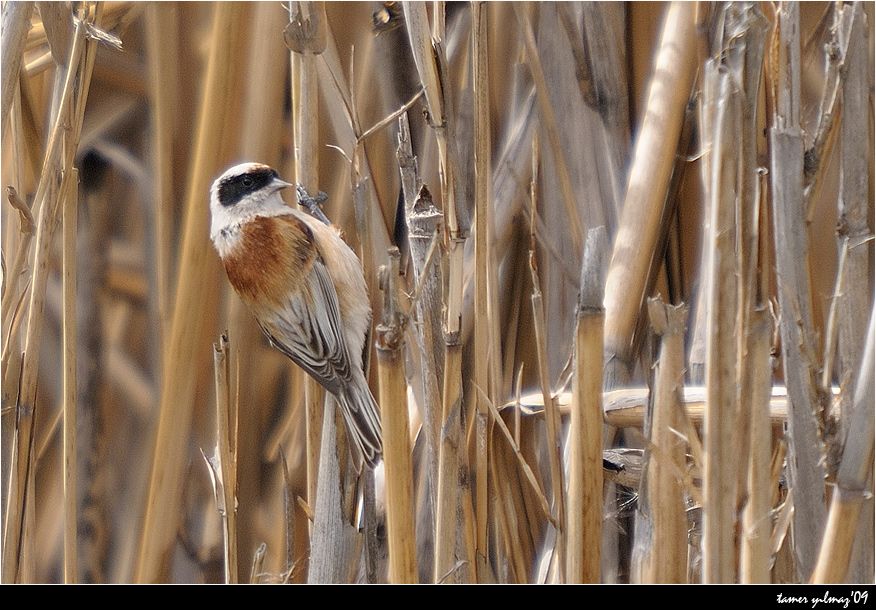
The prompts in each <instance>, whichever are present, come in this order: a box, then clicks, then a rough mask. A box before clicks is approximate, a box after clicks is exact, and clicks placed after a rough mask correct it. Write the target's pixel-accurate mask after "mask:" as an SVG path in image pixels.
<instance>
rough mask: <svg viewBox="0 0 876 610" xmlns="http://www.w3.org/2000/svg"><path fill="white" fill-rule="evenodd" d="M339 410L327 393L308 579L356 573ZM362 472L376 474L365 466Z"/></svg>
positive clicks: (341, 579) (335, 579)
mask: <svg viewBox="0 0 876 610" xmlns="http://www.w3.org/2000/svg"><path fill="white" fill-rule="evenodd" d="M337 410H338V406H337V404H336V402H335V398H334V396H332V395H331V394H329V395H327V396H326V402H325V413H324V414H323V418H322V434H321V436H320V442H321V446H320V451H319V472H318V473H317V488H316V503H315V504H314V505H312V508H313V515H314V518H313V528H312V530H311V534H310V558H309V560H308V566H307V582H308V583H319V584H330V583H336V584H337V583H347V582H350V580H351V578H352V577H353V574H352V566H353V565H354V564H355V563H356V561H355V560H356V557H357V548H356V547H357V545H356V538H357V536H358V534H357V532H356V529H355V528H354V527H353V526H352V525H351V515H350V514H349V511H348V510H347V508H348V507H347V506H345V487H344V483H343V479H342V475H341V472H342V470H341V467H342V465H344V464H346V462H347V455H346V453H347V448H346V446H343V445H339V443H338V439H336V438H335V437H336V435H337V434H339V433H341V434H342V433H343V424H341V426H340V427H339V426H338V425H337V424H338V421H337V420H338V418H339V417H340V414H339V413H337ZM341 450H343V452H344V454H343V455H342V454H341ZM362 476H374V474H373V473H372V472H371V471H370V469H368V468H365V470H364V471H363V475H362Z"/></svg>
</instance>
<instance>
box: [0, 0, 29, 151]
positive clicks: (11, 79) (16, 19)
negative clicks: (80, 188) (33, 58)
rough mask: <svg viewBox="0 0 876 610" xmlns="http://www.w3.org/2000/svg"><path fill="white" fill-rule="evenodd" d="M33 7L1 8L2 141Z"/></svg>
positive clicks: (24, 4)
mask: <svg viewBox="0 0 876 610" xmlns="http://www.w3.org/2000/svg"><path fill="white" fill-rule="evenodd" d="M33 6H34V3H33V2H12V3H10V4H8V5H4V6H3V17H2V19H3V23H2V32H3V38H2V45H0V46H2V48H0V56H2V58H3V60H2V62H3V66H2V70H0V73H2V74H3V79H2V93H0V95H2V100H0V106H2V114H0V125H2V132H3V140H4V141H5V139H6V117H7V116H8V115H9V109H10V108H11V107H12V98H13V97H14V93H15V88H16V87H17V86H18V74H19V70H20V69H21V61H22V58H23V57H24V45H25V42H27V32H28V30H29V29H30V16H31V13H32V12H33Z"/></svg>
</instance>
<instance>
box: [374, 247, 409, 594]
mask: <svg viewBox="0 0 876 610" xmlns="http://www.w3.org/2000/svg"><path fill="white" fill-rule="evenodd" d="M388 257H389V264H388V265H386V266H384V267H383V268H382V269H381V273H380V285H381V288H382V289H383V291H384V307H383V320H382V321H381V323H380V324H379V325H378V326H377V329H376V333H375V339H376V345H377V371H378V377H379V380H380V412H381V422H382V425H383V439H384V440H383V444H384V448H383V463H384V468H385V473H386V474H385V480H386V502H385V503H384V506H386V537H387V541H388V552H389V574H388V581H389V582H391V583H396V584H398V583H416V582H417V558H416V537H415V535H414V492H413V481H412V477H413V470H412V464H411V444H410V425H409V423H408V400H407V381H406V380H405V366H404V332H405V325H406V324H405V323H406V320H405V318H404V317H403V316H402V313H401V311H400V310H399V308H398V303H397V298H398V286H397V282H398V278H399V261H400V258H401V254H400V253H399V250H398V248H396V247H395V246H393V247H391V248H390V249H389V251H388Z"/></svg>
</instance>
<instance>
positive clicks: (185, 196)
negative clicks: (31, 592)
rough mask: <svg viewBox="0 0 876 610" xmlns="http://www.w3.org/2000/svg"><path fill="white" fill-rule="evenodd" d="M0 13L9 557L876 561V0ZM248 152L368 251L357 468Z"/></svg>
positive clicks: (679, 568)
mask: <svg viewBox="0 0 876 610" xmlns="http://www.w3.org/2000/svg"><path fill="white" fill-rule="evenodd" d="M2 10H3V13H2V121H3V122H2V154H3V159H2V172H3V174H2V180H3V185H4V186H6V192H5V201H4V202H3V204H2V206H0V209H2V252H3V286H2V290H3V292H2V339H3V350H2V358H3V360H2V364H3V370H2V384H3V385H2V474H3V481H2V483H3V559H2V580H3V582H156V581H157V582H308V581H309V582H326V581H335V582H337V581H343V582H387V581H389V582H415V581H419V582H484V583H486V582H530V583H537V582H701V581H704V582H806V581H810V580H811V581H813V582H834V581H852V582H861V581H863V582H872V581H873V579H874V564H873V549H874V533H873V496H872V485H873V484H872V470H873V469H872V466H873V396H874V391H873V369H874V365H873V339H874V329H873V314H872V311H873V310H872V302H873V299H872V297H873V255H872V253H873V246H872V226H873V40H874V38H873V33H874V32H873V17H874V16H873V5H872V4H871V3H863V2H852V3H842V2H840V3H830V2H812V3H808V2H807V3H800V4H798V3H793V2H790V3H789V2H781V3H765V2H764V3H741V2H740V3H723V2H717V3H716V2H699V3H644V2H643V3H634V4H626V3H593V2H582V3H556V4H555V3H505V2H497V3H481V2H473V3H462V2H459V3H444V2H430V3H417V2H412V3H401V2H397V3H396V2H387V3H374V2H357V3H350V2H329V3H320V2H301V3H299V2H291V3H281V2H240V3H238V2H203V3H201V2H198V3H188V2H180V3H173V2H161V3H150V2H72V3H71V2H39V3H35V2H4V3H3V9H2ZM243 160H259V161H262V162H265V163H268V164H270V165H273V166H274V167H276V168H278V169H279V170H280V173H281V175H282V176H284V177H285V178H286V179H288V180H290V181H296V182H298V183H301V184H303V185H304V186H305V187H306V188H307V189H308V190H309V191H310V192H311V193H312V194H315V193H316V192H317V191H319V190H322V191H325V192H326V193H327V194H328V201H327V203H326V204H325V210H326V212H327V214H328V216H329V217H330V218H331V219H332V220H333V221H334V222H335V223H336V224H338V225H339V226H341V227H342V228H343V229H344V234H345V236H346V239H347V240H348V242H349V243H350V245H351V246H352V247H353V248H354V249H355V250H356V251H357V252H358V253H359V254H360V257H361V259H362V262H363V265H364V270H365V276H366V280H367V282H368V286H369V291H370V297H371V302H372V307H373V310H374V327H375V328H374V339H375V341H376V347H375V348H373V349H372V354H373V357H372V358H371V365H370V381H371V384H372V389H373V391H374V394H375V396H378V397H379V402H380V403H381V405H382V409H383V422H384V430H385V433H386V452H385V457H386V464H385V468H379V469H378V472H377V473H376V476H375V477H374V478H372V477H371V476H370V473H368V472H367V471H366V472H364V473H362V474H359V473H357V472H356V470H355V468H354V467H353V465H352V464H350V463H349V459H348V453H347V449H346V444H345V443H346V440H345V438H344V431H343V426H340V427H338V426H336V421H335V418H334V417H333V415H332V414H333V413H334V411H333V408H332V405H331V403H327V405H326V408H325V409H324V398H323V396H322V395H321V393H320V392H319V391H318V388H316V387H314V385H313V384H312V382H310V381H309V380H308V379H307V378H306V377H305V376H304V375H303V374H302V373H301V372H300V371H298V370H297V369H296V368H295V366H294V365H293V364H291V363H290V362H289V361H288V360H286V359H285V358H284V357H283V356H282V355H280V354H279V353H278V352H277V351H275V350H273V349H272V348H270V347H269V346H268V345H267V343H266V341H265V340H264V339H263V337H262V335H261V333H260V332H259V330H258V327H257V325H256V324H255V323H254V321H253V319H252V318H251V316H250V315H249V313H248V312H247V311H245V310H244V308H243V307H242V305H241V303H240V302H239V301H238V300H237V297H236V296H235V295H234V293H233V291H232V290H230V288H229V285H228V283H227V281H226V279H225V277H224V272H222V270H221V268H220V265H219V264H218V263H219V260H218V257H217V255H216V254H215V252H214V251H213V249H212V246H211V244H210V242H209V239H208V222H209V210H208V188H209V185H210V183H211V182H212V180H213V179H214V178H215V177H216V176H217V175H218V174H219V173H221V172H222V171H223V170H224V169H225V168H226V167H227V166H229V165H231V164H232V163H235V162H239V161H243ZM287 197H288V198H287V200H288V201H289V202H290V204H294V201H293V198H294V195H293V194H292V193H291V192H289V193H288V195H287ZM395 248H397V250H395ZM223 332H226V333H227V336H223V335H222V333H223ZM324 415H325V416H324Z"/></svg>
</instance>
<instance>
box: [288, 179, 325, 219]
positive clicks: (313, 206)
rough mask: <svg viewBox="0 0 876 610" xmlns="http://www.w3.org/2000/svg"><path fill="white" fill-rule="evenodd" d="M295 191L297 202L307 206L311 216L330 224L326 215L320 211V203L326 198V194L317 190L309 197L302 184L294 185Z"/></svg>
mask: <svg viewBox="0 0 876 610" xmlns="http://www.w3.org/2000/svg"><path fill="white" fill-rule="evenodd" d="M295 192H296V193H297V194H298V203H299V204H300V205H302V206H304V207H305V208H307V211H308V212H310V215H311V216H313V217H314V218H316V219H317V220H319V221H321V222H323V223H324V224H327V225H330V224H332V223H331V221H330V220H329V219H328V216H326V215H325V212H323V211H322V207H321V205H322V204H323V203H324V202H325V201H327V200H328V195H326V194H325V193H324V192H322V191H319V192H318V193H317V194H316V197H311V196H310V194H309V193H308V192H307V189H305V188H304V185H301V184H296V185H295Z"/></svg>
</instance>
